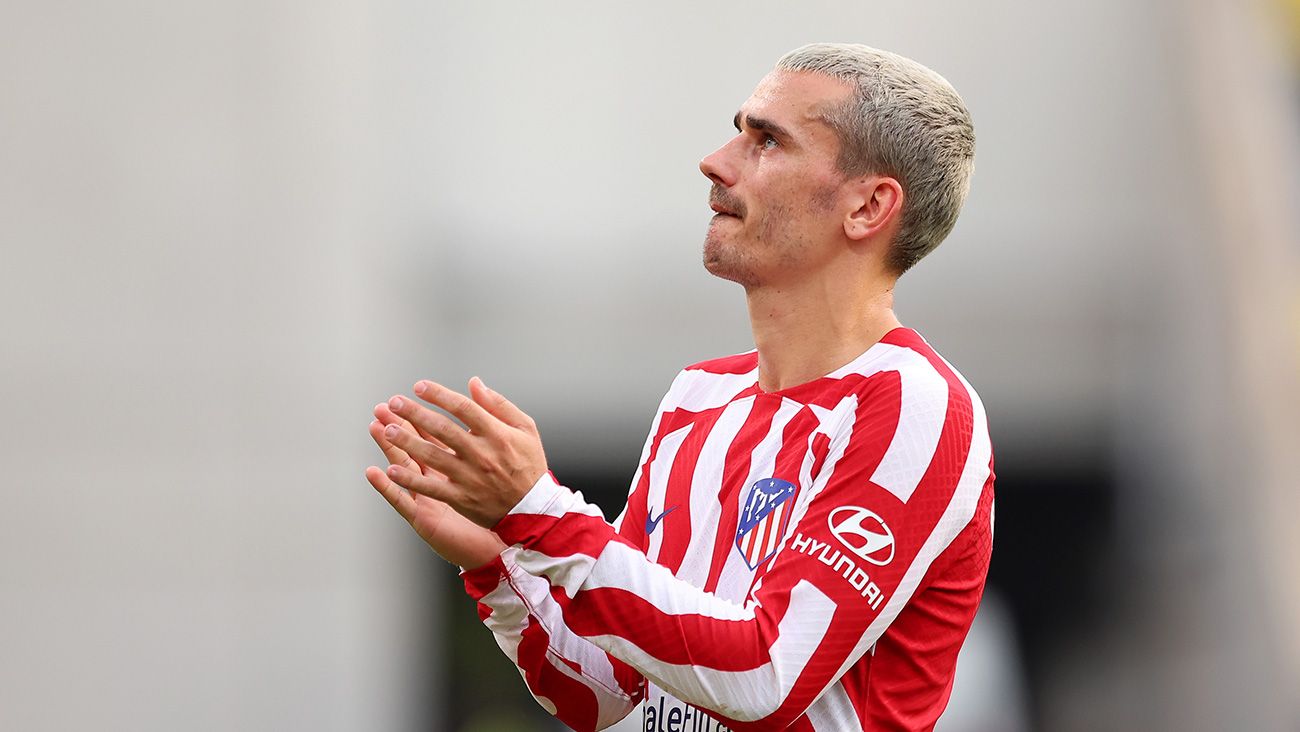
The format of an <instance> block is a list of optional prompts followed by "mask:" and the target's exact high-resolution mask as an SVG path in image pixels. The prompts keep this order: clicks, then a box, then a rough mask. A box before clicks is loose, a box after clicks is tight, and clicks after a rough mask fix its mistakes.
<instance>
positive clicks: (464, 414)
mask: <svg viewBox="0 0 1300 732" xmlns="http://www.w3.org/2000/svg"><path fill="white" fill-rule="evenodd" d="M415 394H416V396H418V397H420V398H421V399H423V400H424V401H426V402H428V403H430V404H432V405H434V406H435V407H440V408H441V409H444V410H446V412H447V413H448V414H451V415H452V416H454V417H455V418H456V419H459V420H460V421H461V423H463V424H464V425H465V426H466V427H468V428H469V429H470V431H471V432H473V433H475V434H480V435H484V434H488V433H489V432H490V431H492V430H493V429H496V428H497V426H498V420H497V419H496V418H495V417H493V416H492V415H491V414H489V413H488V412H487V410H485V409H484V408H483V407H481V406H479V405H478V404H477V403H476V402H475V401H474V400H473V399H470V398H469V397H467V396H465V395H464V394H461V393H460V392H458V391H454V390H452V389H448V388H447V387H445V386H443V385H442V384H439V383H437V382H433V381H429V380H428V379H425V380H422V381H417V382H416V384H415Z"/></svg>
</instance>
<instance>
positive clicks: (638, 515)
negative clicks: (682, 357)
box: [619, 409, 696, 551]
mask: <svg viewBox="0 0 1300 732" xmlns="http://www.w3.org/2000/svg"><path fill="white" fill-rule="evenodd" d="M695 417H696V413H695V412H692V411H690V410H686V409H673V410H671V411H668V412H663V413H661V414H660V416H659V428H658V429H657V430H655V434H654V436H653V437H652V438H651V440H650V451H649V452H648V453H646V458H645V462H644V463H642V464H641V473H640V477H639V478H638V479H637V484H636V486H635V487H633V489H632V490H631V491H630V492H629V493H628V497H627V508H626V513H624V515H623V523H622V525H621V526H619V535H620V536H622V537H624V538H626V539H628V540H629V541H631V542H632V543H633V544H635V545H636V546H637V547H639V548H640V549H641V550H642V551H645V549H646V548H647V547H649V546H650V537H648V536H646V533H645V520H646V508H647V506H646V501H647V500H648V497H649V495H650V465H651V464H652V463H653V462H654V460H655V458H656V457H657V456H658V455H659V445H660V444H661V443H662V442H663V438H664V435H667V434H669V433H671V432H674V431H675V430H677V429H680V428H681V427H683V426H685V425H687V424H689V423H690V422H691V420H693V419H695Z"/></svg>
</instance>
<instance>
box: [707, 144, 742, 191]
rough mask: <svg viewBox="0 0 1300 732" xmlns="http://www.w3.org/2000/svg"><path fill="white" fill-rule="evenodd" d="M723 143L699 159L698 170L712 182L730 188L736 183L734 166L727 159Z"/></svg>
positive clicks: (725, 146)
mask: <svg viewBox="0 0 1300 732" xmlns="http://www.w3.org/2000/svg"><path fill="white" fill-rule="evenodd" d="M728 147H730V145H729V144H728V145H723V146H722V147H720V148H718V149H717V150H714V151H713V152H711V153H709V154H708V155H706V156H705V157H704V159H703V160H701V161H700V172H701V173H703V174H704V176H705V177H706V178H708V179H709V180H711V181H713V182H714V183H716V184H718V185H720V186H723V187H725V188H730V187H732V186H733V185H735V184H736V166H735V165H734V164H733V163H732V162H731V161H730V160H729V157H728V155H727V148H728Z"/></svg>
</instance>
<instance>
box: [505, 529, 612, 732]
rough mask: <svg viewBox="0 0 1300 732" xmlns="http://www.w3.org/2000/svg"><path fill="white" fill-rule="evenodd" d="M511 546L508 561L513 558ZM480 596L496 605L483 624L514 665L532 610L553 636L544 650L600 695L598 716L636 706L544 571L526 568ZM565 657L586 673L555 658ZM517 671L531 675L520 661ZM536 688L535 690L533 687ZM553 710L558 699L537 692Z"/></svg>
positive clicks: (558, 665) (609, 715) (606, 716)
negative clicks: (577, 629)
mask: <svg viewBox="0 0 1300 732" xmlns="http://www.w3.org/2000/svg"><path fill="white" fill-rule="evenodd" d="M511 551H512V550H510V549H507V550H506V552H507V554H506V557H504V559H505V561H506V562H507V566H509V565H510V564H511V562H510V559H509V552H511ZM481 602H482V603H483V604H484V605H487V606H488V607H489V608H491V609H492V614H491V615H489V616H488V617H487V620H486V621H485V625H487V627H488V629H489V630H491V631H492V635H493V637H494V638H495V639H496V642H497V645H498V646H500V647H501V650H502V651H503V652H504V653H505V654H506V658H509V659H510V662H511V663H513V664H515V666H520V664H519V644H520V642H521V641H522V640H523V630H524V628H526V627H527V625H528V615H529V614H530V612H531V614H532V615H533V616H534V617H536V618H537V620H538V622H539V623H541V625H542V627H543V628H544V629H545V630H546V633H547V635H548V636H549V637H550V641H549V646H548V648H547V650H546V659H547V660H548V661H549V662H550V663H551V665H552V666H554V667H555V668H556V669H558V670H559V671H560V672H562V673H564V674H565V675H566V676H569V677H571V678H573V679H574V680H576V681H578V682H579V683H581V684H582V685H583V686H586V687H587V688H589V689H591V690H592V692H593V693H594V694H595V696H596V701H597V707H598V717H599V718H600V719H601V720H604V721H605V723H608V724H612V723H613V722H615V721H617V720H618V719H621V718H623V717H624V716H626V715H627V712H628V709H629V708H630V707H631V706H632V698H631V697H630V696H628V695H627V694H626V693H625V692H624V691H623V690H622V689H621V688H620V687H619V684H618V681H617V680H616V679H615V678H614V667H613V665H612V664H611V663H610V662H609V656H607V655H606V654H605V651H604V650H603V649H601V648H600V647H598V646H596V645H594V644H592V643H591V642H589V641H587V640H586V639H585V638H582V637H581V636H579V635H577V634H576V633H574V632H573V631H572V630H570V629H569V628H568V626H566V625H565V624H564V619H563V617H562V613H561V611H560V607H559V605H557V604H556V603H555V601H554V600H552V599H551V596H550V585H549V584H547V582H546V580H544V579H541V578H540V577H533V576H531V575H527V574H524V573H522V572H515V573H513V574H512V575H511V577H510V579H509V580H507V579H506V578H502V580H501V582H500V583H499V584H498V585H497V586H496V588H495V589H493V590H492V591H491V592H489V593H487V594H486V595H484V596H483V599H482V600H481ZM560 657H563V658H567V659H569V660H571V661H573V662H575V663H577V664H578V665H579V667H580V668H582V671H583V673H582V674H578V673H576V672H574V671H573V670H572V669H571V668H570V667H569V666H568V664H566V663H564V662H563V661H559V660H557V659H558V658H560ZM519 672H520V674H521V675H524V676H525V679H526V678H527V676H526V674H525V673H524V669H523V668H522V667H521V666H520V667H519ZM529 692H530V693H533V692H532V690H531V689H530V690H529ZM533 698H535V699H536V700H537V702H538V703H539V704H541V705H542V707H543V708H545V709H546V710H547V711H548V712H549V713H551V714H555V713H556V707H555V703H554V702H553V701H551V700H550V699H548V698H547V697H546V696H544V695H541V694H536V693H533Z"/></svg>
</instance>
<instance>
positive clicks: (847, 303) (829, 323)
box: [746, 280, 901, 392]
mask: <svg viewBox="0 0 1300 732" xmlns="http://www.w3.org/2000/svg"><path fill="white" fill-rule="evenodd" d="M746 299H747V301H748V304H749V321H750V326H751V327H752V328H753V331H754V344H755V345H756V346H758V385H759V388H761V389H762V390H763V391H765V392H773V391H779V390H781V389H788V388H790V387H792V386H797V385H799V384H804V383H807V382H809V381H813V380H815V379H819V378H821V377H823V376H825V375H826V374H829V373H831V372H832V371H834V370H836V369H838V368H839V367H841V366H844V365H845V364H847V363H849V362H850V361H852V360H853V359H855V358H857V357H858V356H859V355H861V354H862V353H863V352H864V351H866V350H867V349H868V348H870V347H871V346H872V345H873V344H875V343H876V342H878V341H879V340H880V339H881V338H883V337H884V335H885V334H886V333H888V332H889V331H891V330H893V329H894V328H897V327H899V326H900V325H901V323H899V322H898V318H897V317H895V315H894V310H893V305H894V290H893V281H892V280H890V281H880V282H878V283H877V284H876V285H875V286H874V287H870V288H865V289H864V288H860V287H859V288H854V287H837V286H835V285H833V284H829V283H826V282H805V283H804V284H802V285H801V286H797V287H794V288H788V287H760V288H753V289H750V290H748V291H747V292H746Z"/></svg>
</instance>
